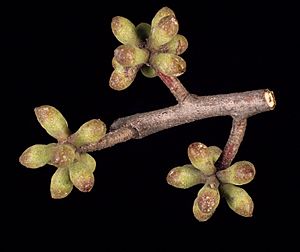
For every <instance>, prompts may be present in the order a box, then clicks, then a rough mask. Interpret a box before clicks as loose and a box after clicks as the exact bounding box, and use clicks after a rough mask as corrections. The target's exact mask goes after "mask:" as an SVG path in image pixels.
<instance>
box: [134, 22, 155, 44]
mask: <svg viewBox="0 0 300 252" xmlns="http://www.w3.org/2000/svg"><path fill="white" fill-rule="evenodd" d="M135 29H136V33H137V35H138V37H139V39H140V40H141V41H146V40H147V39H148V38H149V36H150V31H151V26H150V25H149V24H147V23H140V24H139V25H137V27H136V28H135Z"/></svg>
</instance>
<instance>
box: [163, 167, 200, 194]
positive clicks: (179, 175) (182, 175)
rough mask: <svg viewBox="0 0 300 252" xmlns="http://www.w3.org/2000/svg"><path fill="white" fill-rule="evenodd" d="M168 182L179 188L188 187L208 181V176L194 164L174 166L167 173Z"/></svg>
mask: <svg viewBox="0 0 300 252" xmlns="http://www.w3.org/2000/svg"><path fill="white" fill-rule="evenodd" d="M167 182H168V184H169V185H172V186H174V187H177V188H182V189H186V188H189V187H192V186H194V185H198V184H204V183H205V182H206V176H205V175H204V174H203V173H202V172H200V171H199V170H197V169H196V168H195V167H194V166H192V165H190V164H187V165H183V166H178V167H175V168H173V169H172V170H171V171H170V172H169V173H168V175H167Z"/></svg>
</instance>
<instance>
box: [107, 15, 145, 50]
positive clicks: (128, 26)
mask: <svg viewBox="0 0 300 252" xmlns="http://www.w3.org/2000/svg"><path fill="white" fill-rule="evenodd" d="M111 29H112V32H113V34H114V35H115V37H116V38H117V40H119V41H120V42H121V43H122V44H130V45H136V46H138V45H139V44H140V39H139V38H138V35H137V33H136V29H135V26H134V24H133V23H132V22H131V21H130V20H128V19H127V18H124V17H120V16H117V17H114V18H113V19H112V22H111Z"/></svg>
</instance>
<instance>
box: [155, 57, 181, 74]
mask: <svg viewBox="0 0 300 252" xmlns="http://www.w3.org/2000/svg"><path fill="white" fill-rule="evenodd" d="M150 63H151V66H152V67H153V68H154V69H156V70H158V71H160V72H162V73H163V74H165V75H168V76H179V75H182V74H183V73H184V72H185V70H186V63H185V61H184V59H183V58H181V57H180V56H177V55H174V54H171V53H158V54H155V55H153V56H152V57H151V58H150Z"/></svg>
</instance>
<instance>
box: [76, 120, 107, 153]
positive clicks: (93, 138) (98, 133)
mask: <svg viewBox="0 0 300 252" xmlns="http://www.w3.org/2000/svg"><path fill="white" fill-rule="evenodd" d="M105 133H106V126H105V124H104V123H103V122H102V121H101V120H97V119H92V120H90V121H88V122H86V123H84V124H83V125H82V126H81V127H80V128H79V129H78V130H77V131H76V132H75V133H74V134H73V135H71V137H70V142H71V143H72V144H74V145H75V146H76V147H80V146H82V145H84V144H90V143H96V142H98V141H99V140H100V139H101V138H102V137H103V136H104V135H105Z"/></svg>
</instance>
